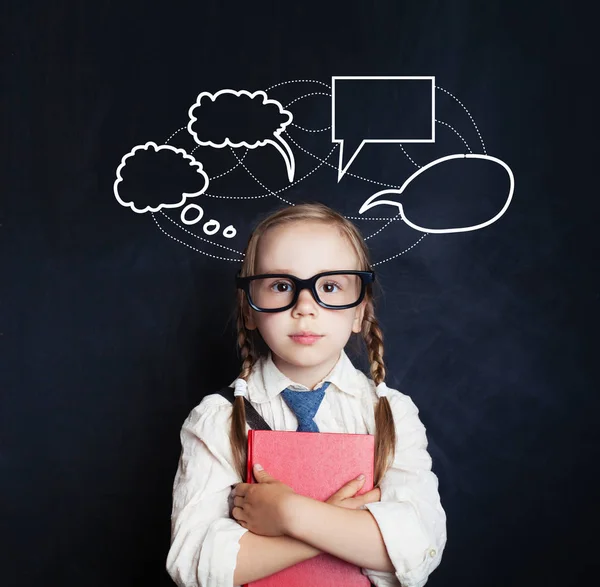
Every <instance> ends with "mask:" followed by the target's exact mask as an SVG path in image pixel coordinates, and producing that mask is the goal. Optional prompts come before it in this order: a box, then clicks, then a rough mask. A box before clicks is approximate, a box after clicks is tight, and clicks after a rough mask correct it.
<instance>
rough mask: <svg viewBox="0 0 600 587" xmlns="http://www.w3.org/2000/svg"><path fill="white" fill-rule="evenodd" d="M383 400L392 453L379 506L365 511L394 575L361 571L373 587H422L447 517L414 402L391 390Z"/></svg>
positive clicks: (438, 553)
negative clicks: (389, 416) (392, 430)
mask: <svg viewBox="0 0 600 587" xmlns="http://www.w3.org/2000/svg"><path fill="white" fill-rule="evenodd" d="M388 400H389V401H390V405H391V408H392V413H393V416H394V422H395V426H396V453H395V457H394V462H393V464H392V466H391V467H390V468H389V469H388V471H387V472H386V473H385V475H384V477H383V479H382V481H381V483H380V489H381V501H379V502H376V503H371V504H367V505H366V506H365V508H366V509H368V510H369V511H370V512H371V514H372V515H373V517H374V518H375V520H376V522H377V524H378V526H379V530H380V532H381V535H382V537H383V541H384V543H385V546H386V548H387V552H388V555H389V557H390V559H391V561H392V564H393V565H394V570H395V573H383V572H379V571H373V570H371V569H363V573H364V574H365V575H367V577H369V579H370V580H371V582H372V583H374V584H375V585H376V586H377V587H391V586H392V585H395V586H397V585H402V587H422V586H423V585H425V583H427V579H428V577H429V575H430V574H431V572H432V571H433V570H434V569H436V568H437V566H438V565H439V564H440V561H441V558H442V552H443V550H444V547H445V545H446V514H445V512H444V510H443V508H442V505H441V502H440V496H439V492H438V479H437V477H436V475H435V474H434V473H433V472H432V470H431V465H432V461H431V457H430V455H429V453H428V452H427V444H428V443H427V436H426V433H425V427H424V426H423V424H422V423H421V420H420V419H419V416H418V413H419V410H418V409H417V407H416V406H415V404H414V403H413V401H412V400H411V399H410V398H409V397H408V396H407V395H404V394H402V393H400V392H399V391H396V390H391V389H390V390H389V395H388Z"/></svg>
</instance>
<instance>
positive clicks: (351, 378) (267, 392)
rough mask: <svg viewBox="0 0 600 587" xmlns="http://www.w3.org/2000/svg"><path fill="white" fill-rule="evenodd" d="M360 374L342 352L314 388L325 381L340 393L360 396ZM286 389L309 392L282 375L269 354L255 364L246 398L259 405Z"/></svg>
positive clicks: (306, 388)
mask: <svg viewBox="0 0 600 587" xmlns="http://www.w3.org/2000/svg"><path fill="white" fill-rule="evenodd" d="M360 374H361V373H360V371H358V370H357V369H356V368H355V367H354V365H353V364H352V361H350V359H349V358H348V355H346V352H345V351H344V350H342V351H341V353H340V358H339V359H338V361H337V363H336V364H335V365H334V367H333V369H332V370H331V371H330V372H329V373H328V374H327V375H326V376H325V377H324V378H323V379H322V380H321V381H320V382H319V383H318V385H316V386H315V387H320V386H321V385H322V384H323V383H324V382H325V381H330V382H331V383H332V384H333V385H335V386H336V387H337V388H338V389H339V390H340V391H343V392H344V393H347V394H349V395H352V396H354V397H357V396H359V395H360V394H361V379H360ZM287 387H290V388H292V389H294V390H301V391H309V389H308V387H305V386H304V385H301V384H299V383H295V382H294V381H292V380H291V379H290V378H289V377H287V376H286V375H284V374H283V373H282V372H281V371H280V370H279V369H278V368H277V367H276V365H275V363H274V362H273V358H272V356H271V353H269V354H268V356H266V357H261V358H260V359H259V360H258V361H257V362H256V364H255V366H254V369H252V373H251V375H250V377H249V378H248V396H249V398H250V400H252V401H253V402H255V403H259V404H260V403H263V402H268V401H270V400H272V399H273V398H274V397H275V396H276V395H279V394H280V393H281V392H282V391H283V390H284V389H286V388H287Z"/></svg>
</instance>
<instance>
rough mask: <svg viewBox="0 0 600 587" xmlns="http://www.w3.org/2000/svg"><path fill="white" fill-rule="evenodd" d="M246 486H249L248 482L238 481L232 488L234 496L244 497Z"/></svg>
mask: <svg viewBox="0 0 600 587" xmlns="http://www.w3.org/2000/svg"><path fill="white" fill-rule="evenodd" d="M248 487H250V483H238V484H237V485H236V486H235V489H234V490H233V495H234V497H235V496H237V495H239V496H241V497H244V496H245V495H246V492H247V491H248Z"/></svg>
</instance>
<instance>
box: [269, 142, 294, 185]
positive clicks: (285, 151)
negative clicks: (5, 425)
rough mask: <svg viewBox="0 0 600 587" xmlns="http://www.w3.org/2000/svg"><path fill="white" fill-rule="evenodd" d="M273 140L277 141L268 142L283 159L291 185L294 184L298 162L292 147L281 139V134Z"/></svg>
mask: <svg viewBox="0 0 600 587" xmlns="http://www.w3.org/2000/svg"><path fill="white" fill-rule="evenodd" d="M273 138H274V139H275V140H268V141H267V142H268V143H270V144H271V145H273V146H274V147H275V148H276V149H277V150H278V151H279V154H280V155H281V156H282V157H283V160H284V161H285V168H286V170H287V176H288V179H289V181H290V183H292V182H293V181H294V175H295V173H296V160H295V158H294V153H292V149H291V148H290V146H289V145H288V144H287V143H286V142H285V141H284V140H283V139H282V138H281V136H279V134H274V135H273Z"/></svg>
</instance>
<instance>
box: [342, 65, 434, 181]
mask: <svg viewBox="0 0 600 587" xmlns="http://www.w3.org/2000/svg"><path fill="white" fill-rule="evenodd" d="M331 140H332V142H334V143H339V145H340V155H339V163H338V182H339V181H340V179H341V178H342V177H343V176H344V174H345V173H346V172H347V171H348V168H349V167H350V165H351V164H352V162H353V161H354V159H356V156H357V155H358V153H359V152H360V150H361V149H362V148H363V146H364V145H365V143H433V142H435V77H434V76H334V77H332V78H331ZM344 159H345V161H344Z"/></svg>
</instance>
